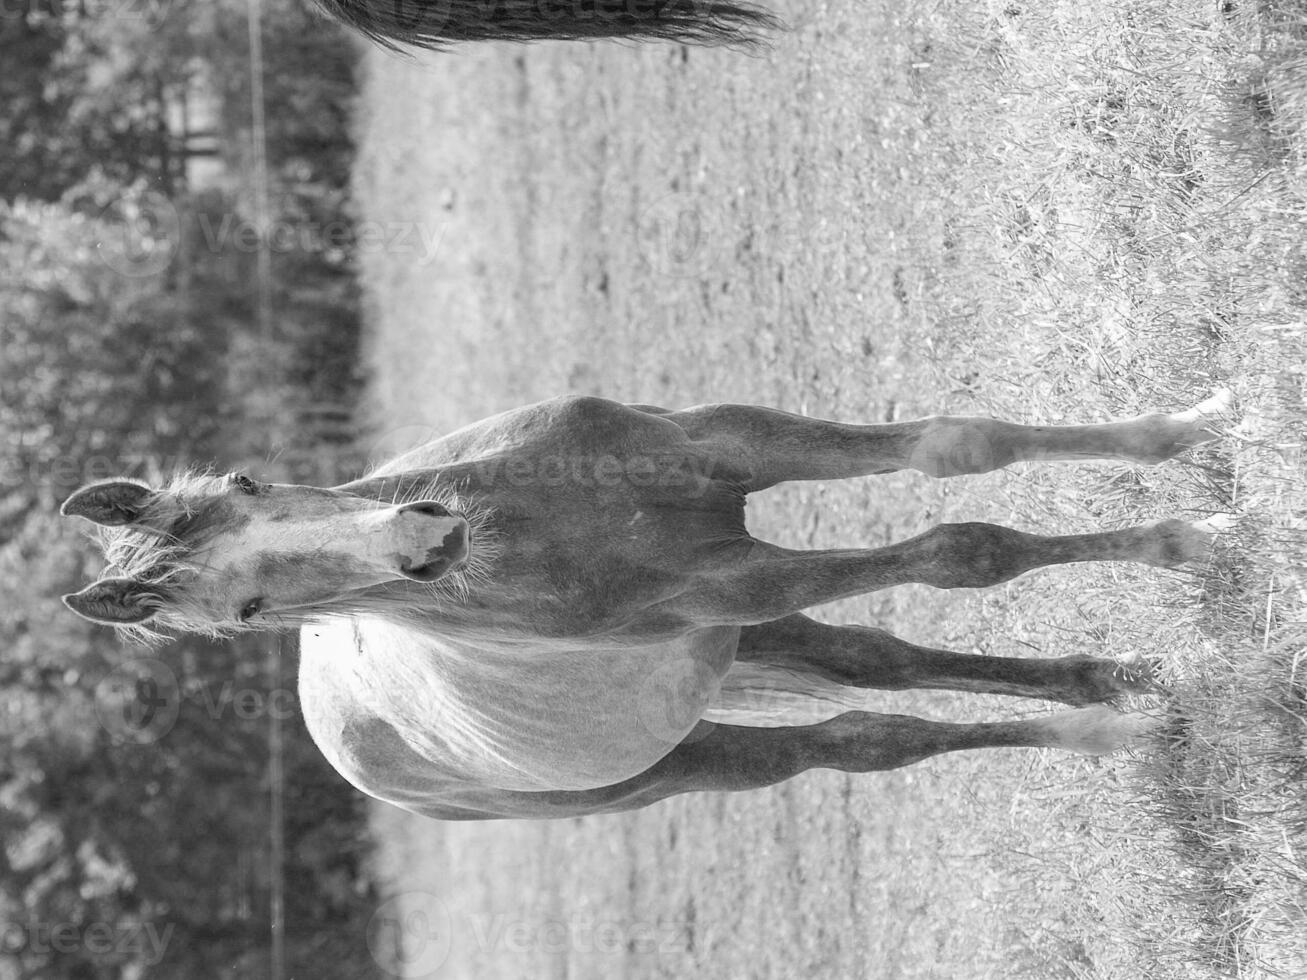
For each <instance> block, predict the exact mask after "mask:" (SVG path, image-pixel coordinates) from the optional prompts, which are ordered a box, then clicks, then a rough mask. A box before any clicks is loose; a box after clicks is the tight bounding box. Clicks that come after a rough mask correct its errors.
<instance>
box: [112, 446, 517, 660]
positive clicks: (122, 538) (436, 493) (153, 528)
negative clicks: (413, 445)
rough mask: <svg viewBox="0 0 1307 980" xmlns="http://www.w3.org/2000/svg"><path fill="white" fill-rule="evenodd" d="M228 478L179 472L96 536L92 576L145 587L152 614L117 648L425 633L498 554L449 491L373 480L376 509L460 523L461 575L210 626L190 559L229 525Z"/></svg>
mask: <svg viewBox="0 0 1307 980" xmlns="http://www.w3.org/2000/svg"><path fill="white" fill-rule="evenodd" d="M228 479H229V476H228V475H226V474H222V475H219V474H216V473H214V472H213V471H211V470H186V471H183V472H180V473H178V474H176V475H175V476H174V477H173V478H172V479H171V480H170V481H169V482H168V484H167V485H165V486H164V487H162V488H160V489H159V490H158V492H157V493H156V494H155V495H154V497H153V498H152V499H151V501H150V502H149V504H148V505H147V506H146V508H145V510H144V511H143V512H142V514H141V516H140V519H139V520H138V521H137V522H136V523H135V524H133V525H130V526H122V527H101V528H99V536H100V546H101V549H102V550H103V552H104V557H105V561H106V566H105V568H104V570H103V571H102V572H101V574H100V576H99V577H100V578H101V579H104V578H110V577H122V578H131V579H134V580H135V581H138V582H142V583H145V584H147V585H149V586H150V589H151V591H152V592H153V593H154V594H155V597H156V602H157V604H158V611H157V612H156V613H155V615H154V617H153V618H152V619H151V620H149V621H148V622H145V623H135V624H122V625H116V626H115V627H114V629H115V630H117V632H118V635H119V637H120V638H121V639H123V640H125V641H128V642H132V643H137V644H140V645H144V646H157V645H159V644H160V643H163V642H166V641H167V640H168V639H170V638H171V637H172V635H173V634H176V633H200V634H203V635H206V636H209V637H212V638H214V639H226V638H230V637H233V636H236V635H238V634H242V633H250V632H259V631H264V630H266V629H268V624H269V623H271V624H272V628H273V629H277V630H287V629H296V628H299V627H300V626H304V625H306V624H308V623H312V622H314V621H317V620H320V619H324V618H327V617H332V616H338V617H355V616H361V617H370V618H378V619H383V620H386V621H387V622H392V623H395V624H396V625H402V626H405V627H407V628H409V629H413V630H417V631H421V632H428V633H430V632H432V613H433V612H434V611H435V610H436V609H437V608H439V606H440V605H442V604H446V603H455V604H457V603H461V602H464V601H466V600H467V598H468V596H469V594H470V592H471V590H472V589H473V588H474V586H475V585H476V584H477V583H478V582H482V581H485V580H486V579H488V577H489V575H490V570H491V567H492V566H493V564H494V562H495V559H496V558H497V557H498V556H499V554H500V552H501V551H502V545H501V542H500V540H499V535H498V532H497V531H496V529H495V527H494V522H493V520H492V517H493V514H492V512H491V511H490V510H489V509H488V508H485V507H482V506H478V505H477V504H476V503H475V501H472V500H469V499H466V498H464V497H463V496H461V495H460V494H459V493H458V492H457V488H456V487H452V486H448V485H440V484H438V483H435V482H429V481H422V480H419V481H411V480H408V479H406V475H405V474H397V475H394V476H390V477H385V478H380V477H379V478H376V481H375V483H374V485H373V486H372V487H371V488H370V489H375V491H376V493H375V499H376V500H377V501H378V502H383V503H386V504H392V505H398V504H404V503H408V502H410V501H413V500H432V501H435V502H436V503H439V504H441V505H443V506H444V507H446V508H447V509H449V510H450V511H451V512H452V513H456V514H458V515H459V516H461V517H462V518H463V519H464V520H466V521H467V522H468V526H469V529H470V531H471V537H472V541H473V543H474V546H473V548H472V551H471V553H470V554H469V556H468V559H467V561H466V562H465V563H464V564H463V565H462V566H460V567H459V568H457V569H454V570H453V571H451V572H450V573H449V574H447V575H445V576H443V577H442V578H440V579H439V580H438V581H435V582H430V583H416V582H392V583H385V584H382V585H378V586H373V587H372V588H369V589H364V590H360V591H358V592H355V593H351V594H349V595H346V596H343V597H339V598H336V599H333V600H331V601H329V602H324V603H321V604H319V605H316V606H305V607H301V608H298V609H294V610H288V611H284V612H280V613H278V612H275V611H274V612H272V613H270V614H269V616H268V618H267V620H265V621H264V622H260V623H237V622H229V621H228V622H221V623H215V622H214V621H213V617H212V615H211V613H210V612H209V610H208V609H207V608H206V607H205V605H204V604H203V602H202V600H201V599H200V597H199V595H197V594H196V592H195V591H194V590H193V589H192V588H190V585H191V583H193V581H194V580H195V578H196V577H197V576H198V575H200V574H202V572H203V565H202V564H200V563H198V562H197V560H196V556H197V554H198V553H200V552H201V551H202V550H203V548H204V546H205V545H206V544H208V543H209V542H210V541H211V540H212V539H213V538H214V537H215V536H216V535H217V534H219V533H220V532H221V531H223V530H224V529H226V528H229V527H230V526H231V521H232V515H231V513H230V512H229V511H228V510H227V508H225V507H224V506H222V499H223V497H222V491H223V490H224V489H225V487H226V484H227V481H228ZM371 482H373V481H369V480H366V479H365V480H364V481H360V484H361V485H360V484H355V485H354V487H355V488H357V489H355V490H351V491H350V492H351V493H353V494H354V495H355V496H360V497H373V496H374V495H373V494H372V493H369V492H366V490H367V489H369V487H368V484H369V483H371ZM406 483H407V485H405V484H406ZM400 487H403V490H402V492H400V489H399V488H400ZM358 490H364V491H365V492H357V491H358Z"/></svg>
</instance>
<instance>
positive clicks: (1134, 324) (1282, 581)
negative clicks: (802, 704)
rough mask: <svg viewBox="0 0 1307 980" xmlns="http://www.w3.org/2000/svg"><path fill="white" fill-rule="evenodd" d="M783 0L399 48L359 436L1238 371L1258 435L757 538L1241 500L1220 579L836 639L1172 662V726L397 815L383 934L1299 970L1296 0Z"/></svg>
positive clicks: (1041, 592) (890, 618) (1096, 518)
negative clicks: (365, 428)
mask: <svg viewBox="0 0 1307 980" xmlns="http://www.w3.org/2000/svg"><path fill="white" fill-rule="evenodd" d="M783 13H784V15H785V17H786V18H787V19H788V21H789V22H790V24H791V25H792V27H793V31H792V32H791V33H789V34H786V35H785V36H783V37H780V38H778V39H777V41H776V43H775V46H774V47H773V49H771V50H770V51H767V52H766V53H764V54H762V55H759V56H756V57H748V56H743V55H740V54H738V53H731V52H722V51H703V50H687V49H683V48H680V47H675V46H658V47H646V48H639V49H632V48H625V47H619V46H615V45H598V46H583V45H560V46H541V47H534V48H528V49H523V48H494V47H478V48H470V49H464V50H460V51H459V52H458V53H457V54H453V55H445V56H440V57H421V58H417V59H414V60H411V61H403V60H398V59H394V58H392V57H387V56H384V55H380V54H376V55H372V56H370V61H369V65H368V69H369V71H368V80H367V84H366V90H365V92H364V95H363V97H362V100H361V104H360V111H359V123H358V125H359V131H360V137H361V141H362V146H361V156H360V160H359V163H358V168H357V178H356V184H357V190H358V193H359V198H360V200H361V202H362V209H363V215H362V216H363V217H364V218H365V219H367V220H368V221H370V222H374V223H375V225H374V228H375V230H376V231H377V232H378V237H377V239H376V241H375V243H374V244H375V247H374V248H371V249H369V250H367V251H366V253H365V255H364V275H365V282H366V285H367V287H368V293H369V297H370V298H369V303H370V317H371V332H370V351H369V366H370V367H371V369H372V371H373V383H372V386H371V396H370V397H371V411H372V418H373V419H374V420H375V427H376V430H377V438H376V447H375V452H376V453H377V454H383V453H384V452H385V451H386V450H387V449H393V448H402V446H403V445H405V444H409V443H412V442H413V441H416V440H417V439H418V438H420V437H422V436H423V435H424V434H430V433H433V432H439V431H445V430H448V429H450V428H452V427H454V426H457V425H461V424H464V423H466V422H469V421H472V420H475V419H477V418H480V417H482V416H484V415H486V414H489V413H491V412H494V411H498V410H501V409H505V408H508V407H511V406H514V405H518V404H522V403H525V402H529V401H532V400H536V399H540V398H544V397H548V396H551V395H554V394H559V393H564V392H588V393H594V394H600V395H605V396H609V397H613V398H618V399H621V400H625V401H639V402H652V403H656V404H663V405H669V406H679V405H687V404H692V403H696V402H704V401H744V402H754V403H760V404H768V405H774V406H776V407H780V408H785V409H789V410H793V411H800V412H805V413H809V414H813V415H818V416H824V417H828V418H841V419H847V420H859V421H879V420H893V419H903V418H911V417H914V416H918V415H925V414H932V413H937V412H949V413H955V414H986V415H994V416H998V417H1005V418H1010V419H1014V420H1019V421H1047V422H1062V421H1081V420H1083V421H1098V420H1105V419H1110V418H1118V417H1124V416H1129V415H1132V414H1137V413H1139V412H1142V411H1145V410H1149V409H1153V408H1166V409H1177V408H1181V407H1185V406H1187V405H1188V404H1190V403H1192V402H1195V401H1197V400H1199V399H1200V398H1202V397H1205V395H1206V394H1207V393H1208V392H1209V391H1210V390H1211V389H1212V388H1214V387H1216V386H1219V385H1226V386H1229V387H1231V388H1232V389H1233V390H1234V391H1235V393H1236V395H1237V398H1238V400H1239V405H1240V412H1241V421H1239V423H1238V425H1237V426H1232V431H1231V432H1230V434H1229V436H1228V438H1226V439H1225V440H1223V441H1222V442H1220V443H1219V444H1216V445H1214V446H1213V447H1211V448H1205V449H1204V450H1202V451H1200V452H1197V453H1194V454H1191V456H1190V457H1189V458H1187V459H1186V460H1185V461H1183V462H1180V463H1173V464H1169V465H1167V466H1164V467H1160V468H1155V469H1129V468H1125V467H1120V466H1111V465H1106V464H1093V465H1090V464H1084V465H1059V466H1044V467H1036V466H1032V465H1024V466H1020V467H1016V468H1013V469H1011V470H1009V471H1005V472H1003V473H999V474H992V475H989V476H986V477H980V478H971V479H967V480H964V481H948V482H932V481H930V480H928V479H926V478H925V477H918V476H908V475H895V476H891V477H886V478H880V479H875V480H863V481H849V482H844V483H839V484H804V485H791V486H787V487H783V488H779V489H777V490H774V491H770V492H769V493H768V494H766V495H763V496H761V497H759V498H758V499H757V500H755V501H753V502H752V503H751V505H750V520H751V527H752V529H753V530H754V533H755V534H757V535H758V536H760V537H765V538H769V539H772V540H778V541H780V542H782V543H785V544H788V545H791V546H796V547H801V546H811V547H831V546H836V545H847V544H852V543H860V544H866V545H877V544H883V543H888V542H890V541H893V540H896V539H899V538H902V537H905V536H908V535H911V534H914V533H916V532H918V531H920V530H923V529H924V528H926V527H928V526H930V525H931V524H934V523H937V522H939V521H941V520H962V519H986V520H992V521H996V522H999V523H1006V524H1010V525H1013V526H1016V527H1021V528H1025V529H1034V530H1041V531H1046V532H1066V531H1073V530H1083V529H1090V528H1096V527H1114V526H1122V525H1126V524H1130V523H1134V522H1137V521H1139V520H1142V519H1151V518H1154V517H1161V516H1172V515H1177V516H1179V515H1201V514H1207V513H1214V512H1222V513H1227V512H1228V513H1232V514H1235V515H1236V516H1237V518H1238V524H1237V528H1236V529H1235V531H1234V532H1232V533H1231V534H1229V535H1227V536H1226V538H1225V539H1224V540H1223V541H1222V542H1221V543H1220V544H1219V545H1218V546H1217V548H1216V549H1215V552H1214V554H1213V558H1212V561H1211V563H1210V566H1209V567H1208V568H1206V569H1204V570H1203V571H1202V572H1201V573H1199V574H1195V575H1180V574H1176V573H1163V572H1158V571H1155V570H1140V569H1135V568H1133V567H1132V568H1125V567H1115V566H1113V567H1108V566H1082V567H1072V568H1058V569H1052V570H1048V571H1043V572H1039V573H1035V574H1032V575H1029V576H1026V577H1024V578H1021V579H1019V580H1017V581H1015V582H1013V583H1010V584H1008V585H1007V586H1005V587H1001V588H998V589H993V590H987V591H984V592H954V593H941V592H931V591H929V590H926V589H922V588H915V587H912V588H904V589H897V590H894V591H892V592H888V593H881V594H878V595H875V596H871V597H868V598H864V599H861V600H856V601H849V602H845V603H841V604H838V605H834V606H830V607H825V608H823V609H821V610H819V612H818V615H819V616H820V617H822V618H824V619H827V620H830V621H836V622H876V623H879V624H882V625H884V626H886V627H887V628H889V629H891V630H893V631H895V632H897V633H899V634H900V635H902V636H904V637H906V638H908V639H911V640H914V641H917V642H921V643H926V644H931V645H936V646H948V647H951V648H954V649H959V650H967V651H977V652H986V653H994V654H1002V655H1011V656H1030V655H1039V654H1043V655H1050V656H1051V655H1061V654H1067V653H1073V652H1082V653H1091V654H1097V655H1103V656H1114V657H1121V658H1128V657H1132V656H1145V657H1149V658H1155V659H1156V660H1157V661H1159V662H1160V665H1161V666H1160V668H1159V670H1160V675H1161V678H1162V679H1163V680H1164V681H1165V682H1166V683H1167V684H1168V685H1169V686H1170V689H1171V693H1170V695H1169V697H1167V698H1166V699H1157V700H1153V701H1151V702H1149V703H1148V705H1147V706H1148V707H1150V708H1151V709H1153V710H1156V711H1157V712H1158V713H1159V714H1160V715H1162V716H1163V717H1164V718H1165V719H1166V726H1165V734H1164V736H1163V737H1160V738H1159V739H1157V740H1155V741H1153V742H1151V743H1149V744H1145V745H1142V746H1141V747H1140V749H1139V751H1138V752H1137V753H1136V754H1134V755H1133V756H1123V757H1114V758H1110V759H1104V760H1086V759H1083V758H1079V757H1070V756H1061V755H1056V756H1055V755H1052V754H1048V753H1039V752H1007V753H1005V752H990V753H980V754H971V755H961V756H953V757H946V758H941V759H936V760H932V761H930V762H927V763H924V764H921V765H919V766H916V767H913V768H910V769H905V770H900V771H897V772H893V773H887V774H882V775H878V776H861V777H853V778H850V777H846V776H844V775H842V774H838V773H832V772H818V773H810V774H808V775H806V776H804V777H801V778H799V779H796V780H794V781H792V782H790V783H788V784H785V785H782V786H780V787H777V788H775V789H773V790H769V791H765V792H759V793H754V794H749V795H741V796H730V797H726V796H706V795H705V796H696V797H681V798H677V799H674V800H671V801H668V802H666V803H664V804H661V805H659V806H657V807H655V808H651V809H648V810H645V811H640V812H637V813H632V814H626V815H621V816H616V817H610V818H602V819H586V820H573V821H559V822H554V823H547V824H511V823H488V824H460V825H440V824H436V823H430V822H424V821H421V820H418V819H416V818H408V817H407V816H406V815H404V814H402V813H400V812H399V811H395V810H390V809H382V808H378V810H377V812H376V815H375V821H374V823H375V828H376V832H377V835H378V840H379V842H380V845H381V854H380V858H379V864H380V870H381V871H382V873H383V874H384V875H385V876H386V878H387V880H388V881H389V883H390V888H391V892H392V895H393V896H394V898H393V899H392V902H391V904H389V905H388V906H387V907H386V910H387V912H386V914H392V913H393V912H394V911H395V910H397V909H398V910H400V911H401V912H416V913H419V917H417V918H406V919H404V921H406V922H410V923H412V922H428V924H430V925H432V927H433V929H432V930H427V931H426V932H424V933H423V934H422V936H423V937H426V938H430V936H431V934H432V931H433V930H434V932H436V933H438V934H439V940H438V941H437V940H434V939H433V940H431V943H432V944H434V945H430V944H429V945H430V948H426V949H419V951H418V952H419V953H421V954H422V955H419V956H416V957H415V958H411V961H410V962H409V964H408V969H406V970H397V972H400V973H402V975H406V976H427V975H430V976H440V977H468V978H476V980H493V978H509V977H512V978H519V977H529V978H537V977H567V978H592V977H593V978H612V977H619V976H620V977H632V978H644V977H669V978H670V977H676V978H682V977H691V976H697V977H730V978H737V977H746V976H747V977H758V978H764V977H778V978H780V977H797V976H811V977H823V978H824V977H831V978H848V977H874V978H890V977H895V978H898V977H903V978H927V977H930V978H941V980H970V978H989V977H993V978H1014V977H1028V978H1038V980H1050V978H1060V977H1074V978H1090V977H1092V978H1100V977H1101V978H1107V977H1114V978H1136V977H1149V978H1153V980H1159V978H1186V980H1190V978H1205V977H1225V976H1238V977H1271V976H1284V977H1302V976H1304V975H1307V915H1305V914H1304V907H1305V906H1307V806H1305V802H1307V792H1305V790H1304V785H1307V784H1305V782H1304V777H1305V776H1307V755H1305V752H1304V745H1305V744H1307V741H1305V740H1304V720H1305V719H1307V688H1305V686H1304V685H1305V683H1307V681H1305V680H1304V677H1303V676H1302V673H1301V670H1302V669H1304V668H1303V665H1302V661H1303V656H1304V650H1305V649H1307V644H1305V641H1307V619H1305V617H1304V608H1305V604H1307V594H1305V593H1304V573H1303V568H1304V564H1305V562H1304V558H1305V557H1307V547H1304V538H1303V528H1304V525H1305V524H1307V496H1305V491H1304V487H1305V486H1307V484H1305V483H1304V479H1305V477H1307V473H1304V464H1303V455H1302V445H1303V436H1304V388H1305V385H1307V326H1305V325H1304V306H1305V305H1307V163H1305V161H1304V157H1303V151H1304V149H1305V148H1307V133H1305V132H1304V126H1307V6H1304V5H1302V4H1301V2H1299V3H1298V4H1293V5H1287V4H1284V3H1264V2H1263V3H1254V2H1251V0H1226V2H1224V3H1212V2H1206V3H1198V2H1190V0H1170V2H1161V0H1137V2H1131V3H1129V4H1124V3H1122V4H1108V3H1095V4H1086V3H1078V2H1074V3H1073V2H1068V0H1049V2H1044V3H1040V4H1026V3H1024V2H1023V0H1011V2H1006V3H999V2H996V3H991V4H989V5H988V6H987V5H985V4H984V3H975V2H963V3H932V2H920V3H907V4H905V3H899V2H893V0H857V2H854V0H796V2H795V3H793V4H792V5H790V6H787V7H786V8H784V10H783ZM414 243H426V245H425V246H422V245H421V244H417V245H415V244H414ZM884 703H885V704H886V705H889V706H892V707H891V708H889V710H897V711H910V712H915V713H920V714H926V715H929V716H932V717H942V718H971V719H980V718H998V717H1006V716H1010V715H1012V714H1014V713H1027V712H1038V711H1042V710H1046V709H1045V708H1044V707H1042V706H1039V705H1030V704H1013V703H1012V702H1008V701H1002V700H999V699H991V698H967V699H964V698H961V697H952V696H944V695H929V696H928V695H925V694H902V695H892V696H890V695H887V696H885V699H884ZM421 914H428V915H436V916H437V918H435V919H427V920H424V919H421V918H420V915H421ZM419 938H422V937H419ZM406 952H407V953H409V954H412V952H413V951H412V950H411V949H409V950H406Z"/></svg>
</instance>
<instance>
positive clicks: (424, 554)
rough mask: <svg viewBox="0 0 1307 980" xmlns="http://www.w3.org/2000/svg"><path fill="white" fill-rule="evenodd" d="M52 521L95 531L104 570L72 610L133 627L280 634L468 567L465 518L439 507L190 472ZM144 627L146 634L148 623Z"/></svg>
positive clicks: (82, 496)
mask: <svg viewBox="0 0 1307 980" xmlns="http://www.w3.org/2000/svg"><path fill="white" fill-rule="evenodd" d="M62 512H63V513H64V514H65V515H68V516H75V517H82V518H85V519H87V520H89V521H91V522H92V523H94V524H97V525H99V526H100V527H101V528H102V529H103V530H102V539H103V545H104V550H105V556H106V558H107V559H108V562H109V568H108V569H107V570H106V573H105V575H104V577H102V578H100V579H99V580H98V581H96V582H93V583H92V584H90V585H88V586H87V587H86V588H84V589H83V590H82V591H80V592H77V593H75V594H73V595H68V596H64V601H65V602H66V603H67V604H68V606H69V607H70V608H71V609H72V610H73V611H74V612H76V613H78V614H79V615H81V616H83V617H85V618H86V619H89V620H92V621H94V622H97V623H105V624H108V625H112V626H117V627H122V628H125V629H127V630H128V631H129V632H130V631H133V630H134V631H136V632H137V633H138V634H140V635H141V636H142V637H147V638H148V635H149V634H150V633H153V632H154V627H155V626H161V627H164V628H169V629H178V630H182V631H199V632H206V633H218V634H221V633H230V632H235V631H237V630H240V629H243V628H259V627H266V626H284V625H287V624H290V623H294V622H300V621H303V620H304V619H305V618H306V617H307V616H309V615H310V614H322V613H324V612H329V611H331V608H332V606H333V605H334V604H339V603H346V604H347V603H348V601H349V599H350V597H351V596H357V595H360V594H365V593H367V592H368V591H369V590H373V589H376V588H377V587H378V586H387V585H390V584H392V583H396V582H415V583H423V584H429V583H437V582H439V581H440V580H442V579H444V578H445V577H446V576H447V575H449V574H450V573H451V572H455V571H457V570H458V569H460V568H461V567H462V566H464V565H465V564H466V563H467V562H468V560H469V556H470V552H471V547H472V534H471V530H470V527H469V523H468V520H467V519H466V518H465V517H464V516H462V515H460V514H458V513H455V512H453V511H452V510H451V509H450V508H449V507H448V506H446V505H445V504H442V503H439V502H437V501H435V500H427V499H416V500H406V501H404V502H398V501H393V500H392V501H388V500H384V499H374V498H371V497H367V496H360V495H358V494H355V493H349V492H346V491H343V490H328V489H322V488H318V487H308V486H294V485H286V484H269V483H258V482H255V481H254V480H252V479H250V478H249V477H246V476H243V475H240V474H234V475H228V476H209V475H194V474H191V475H186V476H182V477H179V478H177V479H176V480H174V481H173V482H172V483H170V484H169V485H168V486H167V487H164V488H162V489H153V488H151V487H149V486H147V485H146V484H143V483H138V482H135V481H131V480H109V481H105V482H101V483H94V484H91V485H89V486H86V487H83V488H82V489H80V490H78V491H77V492H76V493H74V494H73V495H72V496H71V497H69V498H68V500H67V501H65V502H64V505H63V508H62ZM147 624H149V625H147Z"/></svg>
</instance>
